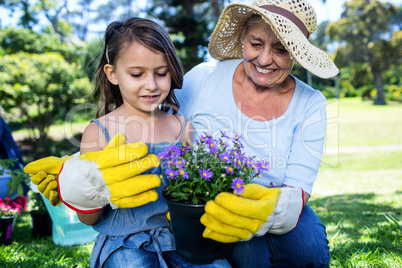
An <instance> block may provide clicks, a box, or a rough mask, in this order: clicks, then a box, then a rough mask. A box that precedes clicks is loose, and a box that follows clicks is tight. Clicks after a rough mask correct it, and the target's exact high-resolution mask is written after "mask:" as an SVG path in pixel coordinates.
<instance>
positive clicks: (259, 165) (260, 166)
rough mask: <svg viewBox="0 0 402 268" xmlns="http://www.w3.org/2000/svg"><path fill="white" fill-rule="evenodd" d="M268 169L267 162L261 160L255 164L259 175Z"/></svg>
mask: <svg viewBox="0 0 402 268" xmlns="http://www.w3.org/2000/svg"><path fill="white" fill-rule="evenodd" d="M268 168H269V162H268V161H265V160H262V161H261V162H258V163H257V169H258V173H261V172H262V171H264V170H267V171H268Z"/></svg>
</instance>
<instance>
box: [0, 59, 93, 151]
mask: <svg viewBox="0 0 402 268" xmlns="http://www.w3.org/2000/svg"><path fill="white" fill-rule="evenodd" d="M0 61H1V62H2V65H1V66H0V105H1V106H2V107H3V109H4V110H5V111H6V112H8V113H13V112H17V113H18V117H19V120H20V121H22V122H23V124H24V126H25V127H26V128H27V129H28V130H29V134H30V138H31V140H32V141H33V142H34V144H35V145H36V146H35V147H36V148H37V149H38V150H41V148H43V145H44V144H46V141H47V134H48V129H49V127H50V126H51V125H52V123H53V122H55V120H56V119H58V118H64V117H65V116H66V114H67V113H68V112H69V110H70V109H72V108H73V107H74V106H75V105H77V104H79V103H80V102H83V99H82V98H83V97H84V96H86V95H87V94H88V90H89V89H90V88H91V85H90V82H89V80H88V77H86V76H84V75H83V72H82V71H81V69H80V67H79V66H77V65H76V64H73V63H68V62H67V61H66V60H65V59H64V58H63V57H62V56H61V55H60V54H58V53H55V52H47V53H43V54H29V53H25V52H18V53H16V54H10V55H4V56H0Z"/></svg>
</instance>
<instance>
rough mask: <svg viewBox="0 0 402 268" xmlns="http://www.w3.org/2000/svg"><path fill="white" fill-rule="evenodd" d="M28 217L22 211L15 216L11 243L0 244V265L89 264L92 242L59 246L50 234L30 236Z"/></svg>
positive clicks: (66, 265) (27, 214) (29, 220)
mask: <svg viewBox="0 0 402 268" xmlns="http://www.w3.org/2000/svg"><path fill="white" fill-rule="evenodd" d="M31 228H32V227H31V216H30V214H29V213H28V212H24V213H23V214H22V215H21V216H19V217H18V218H17V222H16V226H14V230H13V233H12V244H11V245H9V246H0V267H4V268H8V267H10V268H15V267H21V268H25V267H35V268H37V267H38V268H39V267H41V268H42V267H43V268H45V267H46V268H47V267H55V268H56V267H77V268H78V267H89V260H90V258H91V252H92V247H93V243H90V244H87V245H82V246H79V245H78V246H69V247H62V246H58V245H55V244H54V243H53V240H52V237H45V238H42V239H40V240H37V239H34V238H33V237H32V229H31Z"/></svg>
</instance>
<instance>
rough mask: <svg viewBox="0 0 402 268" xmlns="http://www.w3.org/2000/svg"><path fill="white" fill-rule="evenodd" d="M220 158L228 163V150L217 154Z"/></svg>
mask: <svg viewBox="0 0 402 268" xmlns="http://www.w3.org/2000/svg"><path fill="white" fill-rule="evenodd" d="M219 157H220V159H222V160H223V161H224V162H226V163H230V162H231V161H230V154H229V153H228V152H224V153H223V154H219Z"/></svg>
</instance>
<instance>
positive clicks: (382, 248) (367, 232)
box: [309, 192, 402, 267]
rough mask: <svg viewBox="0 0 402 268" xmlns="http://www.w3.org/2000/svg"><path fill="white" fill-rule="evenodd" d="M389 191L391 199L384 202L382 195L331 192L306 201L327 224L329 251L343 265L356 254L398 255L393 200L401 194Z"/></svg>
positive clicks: (397, 223) (401, 254)
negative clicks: (328, 194)
mask: <svg viewBox="0 0 402 268" xmlns="http://www.w3.org/2000/svg"><path fill="white" fill-rule="evenodd" d="M393 195H395V197H394V198H391V200H393V201H387V202H385V201H384V199H385V197H384V196H381V195H375V194H345V195H334V196H326V197H317V198H312V199H311V200H310V201H309V205H310V206H311V207H312V208H313V209H314V211H315V212H316V213H317V215H318V216H319V217H320V219H321V221H322V222H323V223H324V224H325V225H326V227H327V233H328V239H329V240H330V246H331V255H332V256H333V259H335V260H336V261H337V263H338V264H339V263H341V264H342V265H341V266H344V265H345V266H346V267H347V266H349V265H350V264H356V260H355V259H356V258H357V257H356V255H359V254H360V255H359V257H361V258H367V256H370V255H372V258H374V260H375V261H376V262H378V261H384V262H386V261H388V260H385V259H384V260H382V258H384V257H385V258H388V259H389V258H390V256H394V255H396V256H398V257H397V259H401V258H402V249H401V244H400V241H401V236H402V231H401V225H400V220H401V216H402V215H401V214H402V213H401V208H400V204H395V203H396V202H394V201H395V200H397V199H398V198H400V197H401V192H395V193H394V194H393ZM398 196H399V197H398ZM387 200H388V199H387ZM374 253H375V254H377V255H378V256H377V259H375V257H373V254H374ZM375 254H374V255H375ZM365 261H366V260H365ZM381 266H382V265H380V266H379V267H381Z"/></svg>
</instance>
